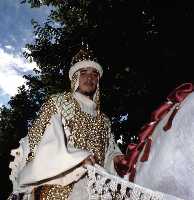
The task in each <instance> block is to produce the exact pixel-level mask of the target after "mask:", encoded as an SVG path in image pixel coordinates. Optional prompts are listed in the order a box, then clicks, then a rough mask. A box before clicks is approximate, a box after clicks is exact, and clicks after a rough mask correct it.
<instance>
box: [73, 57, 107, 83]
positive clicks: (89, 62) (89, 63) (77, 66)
mask: <svg viewBox="0 0 194 200" xmlns="http://www.w3.org/2000/svg"><path fill="white" fill-rule="evenodd" d="M87 67H92V68H94V69H96V70H97V71H98V72H99V74H100V77H102V74H103V70H102V67H101V65H100V64H98V63H97V62H95V61H92V60H82V61H79V62H77V63H75V64H74V65H73V66H71V68H70V70H69V79H70V80H72V77H73V75H74V73H75V72H77V71H78V70H80V69H83V68H87Z"/></svg>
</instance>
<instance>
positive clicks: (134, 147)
mask: <svg viewBox="0 0 194 200" xmlns="http://www.w3.org/2000/svg"><path fill="white" fill-rule="evenodd" d="M193 90H194V86H193V84H192V83H184V84H182V85H180V86H179V87H177V88H176V89H175V90H173V92H171V93H170V94H169V95H168V97H167V100H168V101H167V102H165V103H163V104H161V105H160V106H159V108H158V109H157V110H155V111H154V112H153V113H152V114H151V122H150V123H148V124H146V125H145V126H143V127H142V128H141V130H140V133H139V139H140V140H139V143H138V144H129V145H128V149H129V150H130V154H129V155H128V158H127V160H128V163H129V171H130V176H129V179H130V180H133V179H134V177H135V172H136V169H135V167H136V163H137V160H138V157H139V155H140V153H141V152H142V150H143V151H144V152H143V156H142V157H141V159H140V161H141V162H145V161H147V160H148V157H149V152H150V149H151V144H152V140H151V138H150V136H151V135H152V133H153V131H154V129H155V127H156V125H157V124H158V123H159V122H160V121H161V120H162V119H163V118H164V116H166V114H167V113H168V112H169V111H170V110H171V108H172V107H173V106H174V105H175V104H176V103H181V102H182V101H183V100H184V99H185V98H186V97H187V96H188V95H189V94H190V93H191V92H192V91H193ZM178 109H179V106H176V107H175V109H174V110H173V112H172V114H171V116H170V117H169V119H168V121H167V123H166V125H165V126H164V130H165V131H167V130H168V129H170V128H171V126H172V121H173V119H174V116H175V115H176V113H177V111H178Z"/></svg>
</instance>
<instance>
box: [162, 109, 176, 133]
mask: <svg viewBox="0 0 194 200" xmlns="http://www.w3.org/2000/svg"><path fill="white" fill-rule="evenodd" d="M178 110H179V107H178V106H176V107H175V109H174V110H173V112H172V114H171V115H170V117H169V119H168V121H167V123H166V125H165V126H164V127H163V130H164V131H167V130H169V129H170V128H171V127H172V121H173V119H174V117H175V115H176V113H177V111H178Z"/></svg>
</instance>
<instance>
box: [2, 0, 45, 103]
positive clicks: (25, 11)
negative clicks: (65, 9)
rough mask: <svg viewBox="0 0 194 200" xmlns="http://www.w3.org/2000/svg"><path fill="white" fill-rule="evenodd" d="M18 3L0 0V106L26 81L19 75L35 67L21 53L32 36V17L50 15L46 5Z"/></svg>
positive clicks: (17, 1)
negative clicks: (38, 6) (37, 6)
mask: <svg viewBox="0 0 194 200" xmlns="http://www.w3.org/2000/svg"><path fill="white" fill-rule="evenodd" d="M20 2H21V0H0V19H1V20H0V106H1V105H4V104H7V102H8V100H9V98H10V96H13V95H15V94H16V93H17V88H18V87H19V86H21V85H22V84H23V83H24V82H25V80H24V79H23V77H22V76H23V75H24V74H29V73H32V69H33V68H35V67H36V64H35V63H29V62H28V61H27V60H25V58H24V57H23V56H22V51H24V48H25V44H26V43H30V42H32V41H33V37H34V35H33V29H32V25H31V19H35V20H37V21H39V22H40V23H42V22H43V21H45V20H46V18H47V16H48V14H49V9H48V8H47V7H41V8H33V9H32V8H30V6H29V5H28V4H20Z"/></svg>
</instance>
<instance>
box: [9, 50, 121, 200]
mask: <svg viewBox="0 0 194 200" xmlns="http://www.w3.org/2000/svg"><path fill="white" fill-rule="evenodd" d="M73 62H74V64H73V65H72V67H71V68H70V71H69V78H70V80H71V92H69V93H67V92H64V93H62V94H56V95H52V96H51V97H50V98H49V99H48V100H47V101H46V102H45V103H44V104H43V106H42V107H41V109H40V113H39V116H38V118H37V119H36V120H35V121H34V123H33V125H32V127H31V129H30V130H29V133H28V136H27V137H26V138H24V139H23V140H22V141H21V142H20V143H21V145H20V148H19V149H17V150H16V151H15V156H16V158H15V161H14V164H12V165H11V167H12V174H11V176H10V178H11V180H12V181H13V186H14V193H15V196H17V197H18V196H19V195H20V196H21V194H22V196H23V197H22V198H23V199H24V198H34V199H35V200H39V199H49V200H51V199H58V200H60V199H74V200H75V199H80V200H81V199H83V200H86V199H88V194H87V190H86V178H85V177H86V168H85V166H86V165H87V164H91V165H94V164H95V163H97V164H99V165H101V166H102V167H104V168H105V169H106V170H107V171H108V172H110V173H112V174H116V171H115V170H114V165H115V166H117V164H118V163H119V159H120V157H119V156H118V155H120V154H121V152H120V150H119V148H118V147H117V146H116V144H115V141H114V138H113V135H112V134H111V129H110V121H109V119H108V118H107V117H106V115H104V114H103V113H102V112H101V111H100V101H99V80H100V78H101V76H102V74H103V71H102V67H101V66H100V65H99V64H98V63H97V62H95V61H93V60H91V57H90V51H89V50H88V48H87V49H84V50H83V49H81V50H80V51H79V53H78V54H76V56H75V57H74V59H73ZM116 156H117V157H116ZM113 158H114V163H113ZM26 160H27V162H25V161H26ZM13 166H14V167H13ZM117 168H118V167H117Z"/></svg>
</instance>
